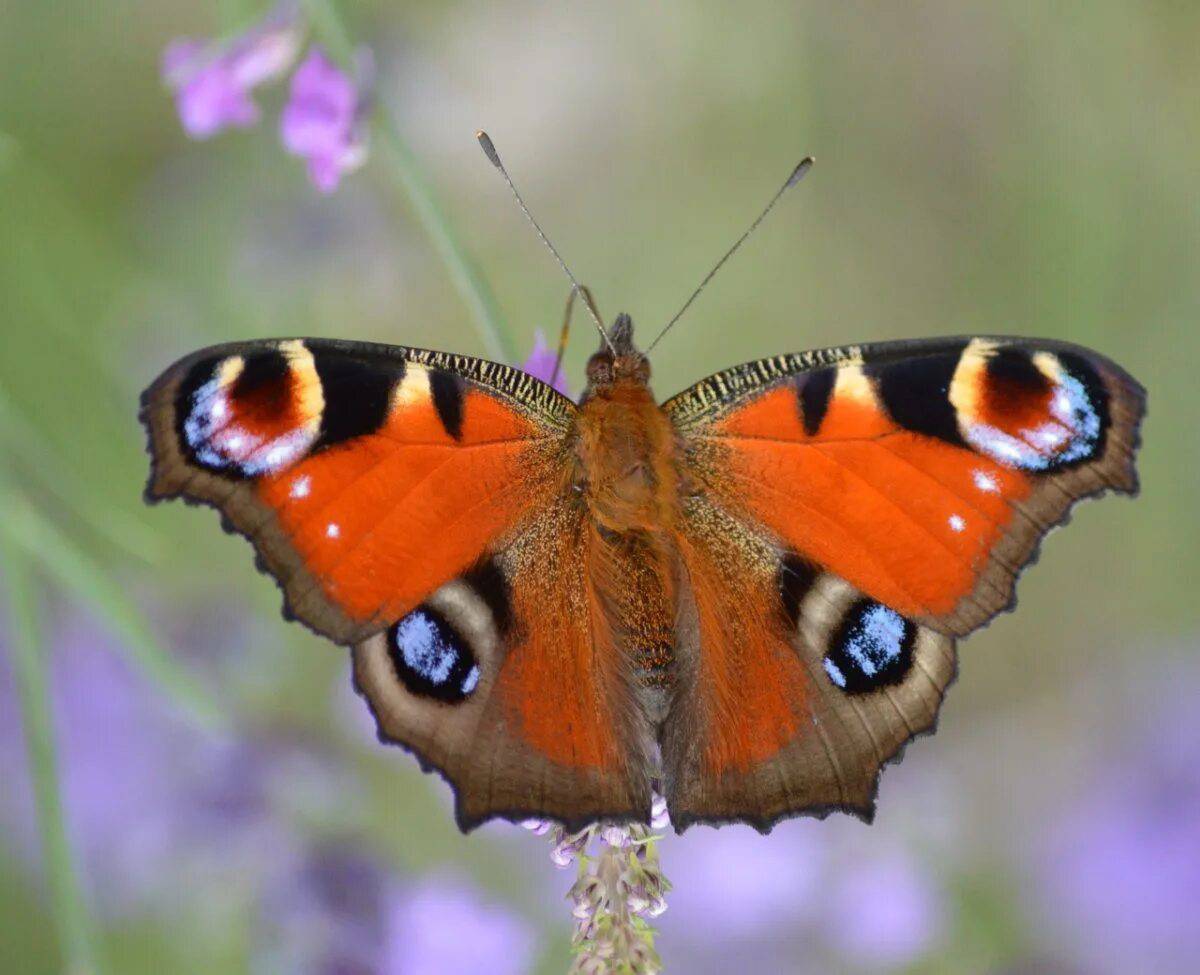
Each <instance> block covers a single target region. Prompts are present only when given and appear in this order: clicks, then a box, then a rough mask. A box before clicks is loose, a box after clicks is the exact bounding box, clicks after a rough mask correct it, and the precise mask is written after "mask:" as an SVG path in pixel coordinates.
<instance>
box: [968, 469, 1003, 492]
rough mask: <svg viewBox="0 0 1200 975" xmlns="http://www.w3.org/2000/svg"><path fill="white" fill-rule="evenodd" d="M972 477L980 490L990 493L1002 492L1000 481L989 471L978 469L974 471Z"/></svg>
mask: <svg viewBox="0 0 1200 975" xmlns="http://www.w3.org/2000/svg"><path fill="white" fill-rule="evenodd" d="M971 478H972V480H974V481H975V486H976V487H977V488H979V490H980V491H986V492H988V493H990V494H999V493H1000V485H999V483H997V481H996V479H995V478H994V477H992V475H991V474H989V473H988V472H987V471H980V470H976V471H974V472H972V474H971Z"/></svg>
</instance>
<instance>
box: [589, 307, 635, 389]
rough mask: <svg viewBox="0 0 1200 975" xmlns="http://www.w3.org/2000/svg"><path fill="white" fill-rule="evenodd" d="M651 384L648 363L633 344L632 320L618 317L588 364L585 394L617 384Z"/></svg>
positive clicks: (625, 316) (624, 316)
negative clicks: (586, 390) (586, 391)
mask: <svg viewBox="0 0 1200 975" xmlns="http://www.w3.org/2000/svg"><path fill="white" fill-rule="evenodd" d="M649 381H650V360H649V359H647V358H646V356H645V354H644V353H643V352H641V351H639V350H638V349H637V347H636V346H635V345H634V344H633V319H632V318H630V317H629V316H628V315H626V314H625V313H624V312H622V313H621V314H619V315H618V316H617V318H616V321H614V322H613V324H612V328H610V329H609V330H608V337H607V339H605V340H604V341H602V342H601V343H600V349H599V351H597V352H595V353H594V354H593V355H592V357H591V358H590V359H588V364H587V382H588V392H590V393H596V392H600V391H604V390H607V389H611V388H612V387H613V386H615V385H618V384H625V383H633V384H636V385H640V386H644V385H646V384H647V383H648V382H649Z"/></svg>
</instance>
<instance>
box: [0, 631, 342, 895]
mask: <svg viewBox="0 0 1200 975" xmlns="http://www.w3.org/2000/svg"><path fill="white" fill-rule="evenodd" d="M47 629H48V631H49V632H48V639H47V643H46V646H47V648H49V650H48V652H49V654H50V674H49V678H50V698H51V705H52V707H53V714H54V732H55V740H56V745H57V753H58V766H59V778H60V784H61V789H62V795H63V804H64V814H65V817H66V822H67V829H68V832H69V835H70V839H71V843H72V846H73V848H74V850H75V852H76V854H77V856H78V858H79V861H80V865H81V872H82V875H83V880H84V883H85V886H86V888H87V889H88V891H89V893H90V895H91V899H92V900H93V902H94V904H95V906H96V908H97V910H98V911H99V912H100V913H101V914H102V915H103V916H105V917H110V918H111V917H126V916H130V915H138V914H145V913H147V912H149V911H151V910H153V911H161V912H168V913H170V912H180V913H189V912H192V911H194V909H195V907H196V903H197V901H198V900H203V899H205V898H207V897H210V896H212V895H213V894H214V892H216V891H218V890H221V891H226V892H227V893H228V894H230V895H231V894H232V892H233V891H241V892H242V893H243V894H244V895H246V896H253V894H254V893H255V890H256V889H257V886H258V885H259V884H260V883H261V882H264V881H265V880H266V879H267V878H269V877H270V876H273V875H274V874H275V873H276V872H277V871H280V870H286V869H288V868H289V864H290V863H291V862H292V861H294V859H295V858H296V856H297V855H298V852H299V850H300V849H301V847H302V844H301V841H300V840H299V838H298V837H297V836H296V834H295V832H294V831H293V830H292V829H291V828H290V826H289V824H288V821H287V817H286V815H284V814H285V813H287V812H289V811H291V810H294V809H297V807H299V808H300V809H301V811H302V812H304V813H305V814H306V815H307V816H308V817H309V818H312V817H313V813H312V811H311V810H313V809H314V808H315V807H318V806H319V802H320V797H326V802H328V801H329V800H328V797H330V796H338V797H344V795H345V791H346V788H347V786H346V784H345V783H344V782H342V781H340V780H338V781H334V780H335V779H337V777H338V775H339V774H340V773H338V772H337V771H336V770H335V769H334V767H333V766H332V765H331V764H330V763H328V762H325V763H320V762H319V761H317V758H318V756H316V755H315V754H313V753H311V752H310V751H308V750H305V749H302V748H300V747H298V746H296V745H294V744H289V743H288V742H286V741H275V740H262V739H255V740H249V741H248V740H239V739H233V738H230V737H226V736H221V735H214V734H209V733H205V732H201V731H198V730H197V729H196V728H195V727H194V726H192V725H191V724H189V723H188V722H187V721H186V720H185V719H183V718H181V717H180V716H179V715H178V714H177V713H176V712H175V711H174V710H173V709H172V708H171V706H170V705H169V703H167V702H166V701H165V700H164V699H163V697H162V696H161V694H160V693H159V692H158V691H157V690H156V688H154V687H153V686H151V685H149V684H148V683H147V682H146V680H145V679H144V678H143V677H142V676H141V674H139V673H138V672H137V671H135V670H132V669H131V668H130V667H129V665H128V664H127V663H126V661H125V659H124V658H123V657H122V656H121V655H120V654H119V653H118V652H117V650H116V648H115V647H114V645H113V643H112V641H111V640H110V639H108V638H107V637H106V636H105V635H104V634H103V632H102V631H100V630H99V629H98V628H97V627H96V625H95V624H94V622H92V621H91V620H90V619H88V618H86V617H82V616H75V615H73V614H68V615H67V616H66V619H65V620H63V619H61V618H60V619H59V620H58V621H56V622H55V623H54V624H53V625H52V626H49V627H48V628H47ZM3 663H4V661H3V655H0V768H3V769H5V787H4V788H3V789H0V825H2V826H3V828H2V829H0V835H2V836H3V838H4V841H6V842H7V843H8V844H9V845H10V846H11V847H12V848H13V849H14V851H15V852H16V853H17V854H18V855H19V856H20V857H21V858H22V859H24V860H26V861H27V862H29V863H30V864H31V865H33V864H35V863H36V862H37V858H38V855H39V845H38V842H37V823H36V819H35V813H34V806H33V799H32V795H31V791H30V785H29V770H28V768H27V765H26V752H25V744H24V740H23V733H22V729H21V726H20V721H19V711H18V707H17V703H16V700H15V698H16V695H15V689H14V688H13V687H12V683H11V676H10V674H9V673H8V671H7V669H6V668H5V667H4V666H3ZM297 786H307V787H308V791H307V792H305V791H304V790H303V789H298V788H297ZM312 793H317V794H318V798H317V799H314V798H312ZM318 811H321V810H318ZM325 818H326V819H329V818H331V816H330V815H328V814H327V815H326V816H325ZM223 896H225V895H223Z"/></svg>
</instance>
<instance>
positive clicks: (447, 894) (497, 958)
mask: <svg viewBox="0 0 1200 975" xmlns="http://www.w3.org/2000/svg"><path fill="white" fill-rule="evenodd" d="M533 946H534V941H533V932H532V931H531V930H530V929H529V927H528V926H527V925H526V924H525V922H523V921H522V920H521V919H520V918H519V917H517V916H516V915H514V914H512V913H511V912H509V911H508V910H506V909H504V908H503V907H500V906H498V905H495V904H489V903H487V902H485V901H484V900H483V899H482V898H481V897H480V896H479V893H478V892H477V891H476V890H474V889H473V888H472V887H470V886H468V885H467V884H466V883H464V882H463V881H461V880H458V879H455V878H450V877H435V878H433V879H429V880H425V881H424V882H423V883H422V884H421V885H420V886H418V887H416V888H414V889H413V890H411V891H410V892H409V895H408V896H407V897H406V898H405V899H404V900H403V901H402V902H400V903H399V904H398V905H397V906H396V908H395V910H394V911H393V912H392V917H391V918H390V921H389V924H388V938H387V947H386V950H385V962H386V963H385V964H384V965H383V966H382V969H381V970H382V971H383V972H386V973H387V975H441V973H442V972H470V973H471V975H522V973H524V972H527V971H529V968H530V963H531V962H532V960H533Z"/></svg>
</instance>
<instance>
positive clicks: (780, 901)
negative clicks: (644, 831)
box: [661, 822, 825, 950]
mask: <svg viewBox="0 0 1200 975" xmlns="http://www.w3.org/2000/svg"><path fill="white" fill-rule="evenodd" d="M662 858H663V869H664V870H665V872H666V874H667V876H668V877H670V878H671V883H672V885H673V888H674V889H673V890H672V892H671V909H670V911H668V912H667V914H666V915H665V916H664V918H663V921H662V925H661V926H662V929H663V934H664V938H663V942H662V944H663V946H664V949H668V950H669V947H670V944H671V942H672V941H676V942H683V941H696V942H704V943H707V944H710V945H711V944H730V943H736V942H739V941H744V942H748V941H752V940H758V939H760V938H762V937H764V936H765V935H767V934H768V933H769V932H770V931H771V930H772V929H774V930H779V926H780V925H781V924H783V925H787V924H789V923H793V922H795V921H797V920H799V919H801V918H803V917H804V916H805V915H807V914H808V913H810V912H811V910H812V907H813V903H814V900H815V898H816V895H817V892H818V887H819V884H820V883H821V876H822V869H821V868H822V865H823V863H824V861H825V852H824V848H823V845H822V843H821V837H820V835H819V833H818V831H817V830H816V829H814V828H813V824H812V823H805V822H793V823H785V824H782V825H781V826H779V827H778V828H776V829H775V830H774V831H773V832H772V833H771V835H770V836H762V835H760V834H758V833H756V832H755V831H754V830H752V829H750V828H749V827H746V826H724V827H722V828H721V829H719V830H712V829H694V830H692V831H690V832H689V833H688V834H687V835H685V836H680V837H677V838H676V837H669V838H668V839H667V840H666V841H665V842H664V843H663V844H662Z"/></svg>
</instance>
